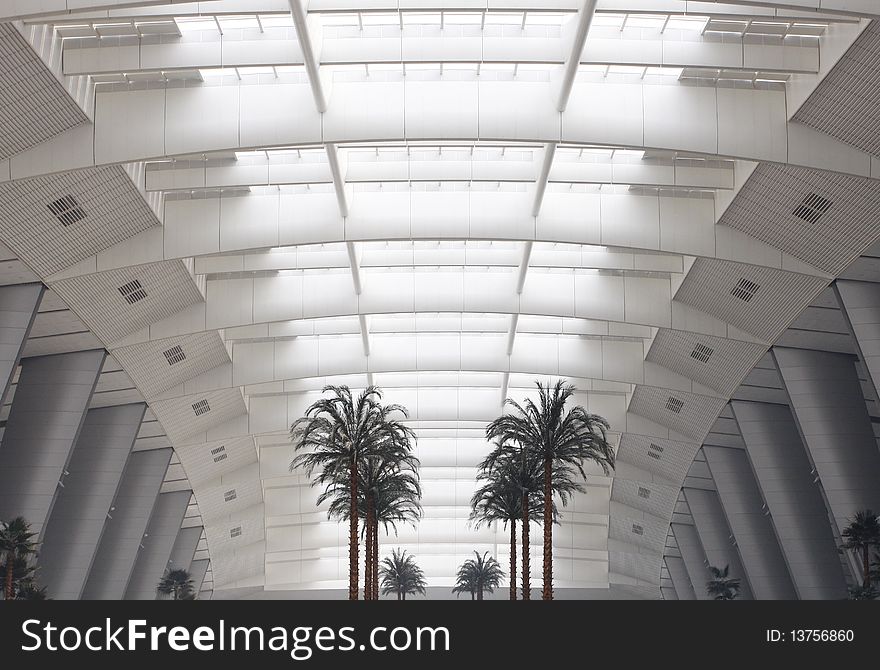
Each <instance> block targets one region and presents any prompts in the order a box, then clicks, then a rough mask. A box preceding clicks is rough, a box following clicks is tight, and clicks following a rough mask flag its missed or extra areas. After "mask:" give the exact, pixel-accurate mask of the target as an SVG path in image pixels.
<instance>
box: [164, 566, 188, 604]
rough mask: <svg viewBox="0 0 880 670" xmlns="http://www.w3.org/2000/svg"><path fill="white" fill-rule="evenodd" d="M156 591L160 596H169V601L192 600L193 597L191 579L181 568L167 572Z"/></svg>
mask: <svg viewBox="0 0 880 670" xmlns="http://www.w3.org/2000/svg"><path fill="white" fill-rule="evenodd" d="M156 591H158V592H159V594H160V595H163V596H170V597H171V600H193V597H194V596H195V593H194V591H195V586H194V585H193V580H192V577H191V576H190V574H189V572H188V571H187V570H184V569H182V568H178V569H176V570H167V571H166V572H165V574H164V575H163V576H162V579H160V580H159V585H158V586H157V587H156Z"/></svg>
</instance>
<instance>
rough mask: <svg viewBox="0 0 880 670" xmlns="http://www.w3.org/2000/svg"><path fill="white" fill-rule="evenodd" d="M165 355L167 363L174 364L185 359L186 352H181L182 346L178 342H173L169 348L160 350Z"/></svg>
mask: <svg viewBox="0 0 880 670" xmlns="http://www.w3.org/2000/svg"><path fill="white" fill-rule="evenodd" d="M162 353H163V354H164V356H165V360H166V361H168V365H176V364H177V363H182V362H183V361H185V360H186V354H185V353H183V348H182V347H181V346H180V345H179V344H175V345H174V346H173V347H171V348H170V349H166V350H165V351H163V352H162Z"/></svg>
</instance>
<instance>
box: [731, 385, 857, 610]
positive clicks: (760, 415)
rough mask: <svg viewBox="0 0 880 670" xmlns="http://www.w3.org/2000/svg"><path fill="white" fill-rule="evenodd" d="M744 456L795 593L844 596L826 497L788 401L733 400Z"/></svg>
mask: <svg viewBox="0 0 880 670" xmlns="http://www.w3.org/2000/svg"><path fill="white" fill-rule="evenodd" d="M731 407H733V412H734V414H735V415H736V419H737V422H738V423H739V428H740V431H741V433H742V436H743V439H744V440H745V443H746V447H747V451H748V456H749V460H750V462H751V464H752V468H753V471H754V473H755V477H756V479H757V481H758V485H759V487H760V491H761V493H762V496H763V498H764V500H765V501H766V504H767V507H768V508H769V510H770V514H771V518H772V523H773V525H774V527H775V529H776V534H777V537H778V538H779V543H780V545H781V547H782V553H783V555H784V556H785V560H786V563H787V564H788V568H789V572H790V573H791V576H792V580H793V581H794V585H795V587H796V588H797V591H798V595H799V597H800V598H802V599H804V600H823V599H831V600H836V599H841V598H845V597H846V595H847V590H846V580H845V578H844V574H843V567H842V565H841V562H840V555H839V554H838V553H837V546H836V545H835V542H834V536H833V534H832V531H831V523H830V519H829V516H828V512H827V510H826V509H825V502H824V500H823V499H822V495H821V493H820V491H819V487H818V485H817V484H816V482H815V481H814V476H813V474H812V473H811V470H810V463H809V460H808V459H807V453H806V450H805V449H804V446H803V444H802V443H801V438H800V435H799V434H798V431H797V427H796V426H795V423H794V418H793V417H792V415H791V411H790V410H789V408H788V406H787V405H771V404H769V403H757V402H745V401H737V400H735V401H733V402H732V403H731Z"/></svg>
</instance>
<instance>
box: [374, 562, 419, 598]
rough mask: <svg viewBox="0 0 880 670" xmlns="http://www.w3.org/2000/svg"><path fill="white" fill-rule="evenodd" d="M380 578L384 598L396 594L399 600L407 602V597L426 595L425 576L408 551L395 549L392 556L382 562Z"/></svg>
mask: <svg viewBox="0 0 880 670" xmlns="http://www.w3.org/2000/svg"><path fill="white" fill-rule="evenodd" d="M379 576H380V577H381V579H382V595H383V596H385V595H388V594H390V593H394V594H396V595H397V599H398V600H406V596H407V595H414V594H416V593H420V594H422V595H425V587H426V586H427V582H426V581H425V575H424V573H423V572H422V569H421V568H420V567H419V566H418V565H417V564H416V561H415V558H414V557H413V556H412V554H407V553H406V550H404V551H400V550H399V549H394V550H393V551H392V552H391V556H389V557H386V558H385V559H384V560H383V561H382V564H381V566H380V567H379Z"/></svg>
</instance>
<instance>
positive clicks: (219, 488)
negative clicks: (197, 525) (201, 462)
mask: <svg viewBox="0 0 880 670" xmlns="http://www.w3.org/2000/svg"><path fill="white" fill-rule="evenodd" d="M197 493H198V496H199V507H200V509H201V511H202V517H203V518H204V519H205V520H214V519H221V518H223V517H224V516H227V515H229V514H235V513H236V512H239V511H241V510H244V509H247V508H249V507H253V506H254V505H259V504H260V503H262V502H263V484H262V480H261V479H260V468H259V466H258V465H257V464H256V463H253V464H251V465H249V466H246V467H245V468H243V469H242V470H238V471H236V472H231V473H229V474H227V475H224V476H223V478H222V481H221V480H217V481H215V482H214V483H205V484H204V485H200V486H199V487H198V491H197Z"/></svg>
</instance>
